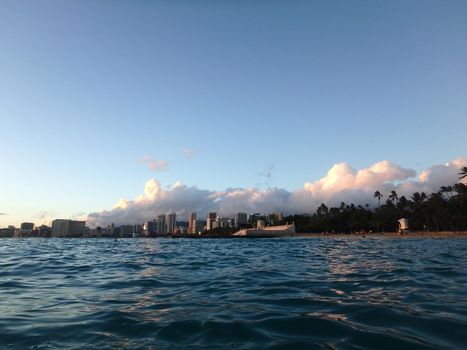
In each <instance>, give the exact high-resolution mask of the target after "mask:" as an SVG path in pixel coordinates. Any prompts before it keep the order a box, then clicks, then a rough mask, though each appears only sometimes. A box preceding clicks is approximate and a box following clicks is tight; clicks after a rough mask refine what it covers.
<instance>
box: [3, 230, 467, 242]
mask: <svg viewBox="0 0 467 350" xmlns="http://www.w3.org/2000/svg"><path fill="white" fill-rule="evenodd" d="M2 238H13V239H22V238H46V239H50V238H61V239H63V238H64V239H67V238H81V239H109V240H115V237H95V236H75V237H63V236H62V237H27V236H25V237H0V239H2ZM141 238H144V239H225V238H227V239H265V238H329V239H344V238H345V239H361V238H377V239H386V238H392V239H394V238H401V239H405V238H430V239H442V238H467V231H434V232H424V231H414V232H407V233H403V234H398V233H397V232H373V233H313V232H296V233H293V234H288V235H283V236H277V237H269V236H265V237H248V236H232V235H212V236H211V235H201V236H198V235H174V236H157V237H134V238H132V237H117V238H116V239H117V240H120V239H141Z"/></svg>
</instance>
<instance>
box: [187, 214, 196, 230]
mask: <svg viewBox="0 0 467 350" xmlns="http://www.w3.org/2000/svg"><path fill="white" fill-rule="evenodd" d="M188 233H189V234H195V233H196V213H190V215H188Z"/></svg>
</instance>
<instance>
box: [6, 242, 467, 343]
mask: <svg viewBox="0 0 467 350" xmlns="http://www.w3.org/2000/svg"><path fill="white" fill-rule="evenodd" d="M466 252H467V240H463V239H458V240H455V239H444V240H436V241H434V240H433V241H432V240H427V239H404V240H398V239H394V240H391V239H365V240H363V239H264V240H223V239H216V240H214V239H212V240H175V239H174V240H171V239H159V240H144V239H128V240H119V241H117V242H114V241H113V240H105V239H102V240H96V239H94V240H86V239H2V240H1V245H0V257H1V258H0V335H1V336H0V348H2V349H3V348H11V349H64V348H69V349H82V348H100V349H121V348H123V349H172V348H173V349H178V348H181V347H185V348H203V349H204V348H205V349H217V348H233V349H257V348H269V349H313V348H316V349H349V348H356V349H373V348H378V349H385V348H387V349H393V348H396V347H400V348H404V349H410V348H413V349H419V348H426V349H435V348H436V349H438V348H448V349H449V348H452V349H458V348H466V347H467V333H466V332H465V329H467V298H466V294H465V291H466V290H467V254H466Z"/></svg>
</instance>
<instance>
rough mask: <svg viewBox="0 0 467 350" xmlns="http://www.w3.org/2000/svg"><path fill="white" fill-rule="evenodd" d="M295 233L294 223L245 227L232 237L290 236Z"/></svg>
mask: <svg viewBox="0 0 467 350" xmlns="http://www.w3.org/2000/svg"><path fill="white" fill-rule="evenodd" d="M294 234H295V225H294V224H292V225H281V226H268V227H263V228H247V229H244V230H240V231H238V232H235V233H234V234H233V236H234V237H246V238H272V237H290V236H293V235H294Z"/></svg>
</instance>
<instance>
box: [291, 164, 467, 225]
mask: <svg viewBox="0 0 467 350" xmlns="http://www.w3.org/2000/svg"><path fill="white" fill-rule="evenodd" d="M459 175H460V177H459V179H460V180H462V179H463V178H465V177H467V167H463V168H462V169H461V171H460V173H459ZM384 198H386V200H385V201H384ZM372 200H374V201H376V203H375V205H376V207H375V208H374V209H371V208H370V205H369V204H366V205H364V206H362V205H355V204H353V203H351V204H347V203H344V202H341V203H340V205H339V206H337V207H328V206H326V205H325V204H324V203H322V204H321V205H320V206H319V207H318V208H317V209H316V211H315V213H313V214H302V215H291V216H288V217H286V218H284V220H285V221H288V222H291V221H293V222H294V223H295V226H296V230H297V232H329V233H331V232H336V233H337V232H343V233H352V232H384V231H387V232H390V231H391V232H394V231H397V229H398V227H399V226H398V220H399V219H401V218H406V219H408V220H409V227H410V229H411V230H413V231H465V230H467V186H466V185H464V184H463V183H460V182H459V183H457V184H455V185H452V186H442V187H441V188H440V189H439V191H438V192H434V193H431V194H427V193H425V192H414V193H413V194H412V195H411V196H409V197H408V198H407V197H406V196H399V195H398V194H397V192H396V191H395V190H393V191H390V192H389V193H387V194H383V193H381V192H380V191H376V192H375V193H374V195H373V198H372Z"/></svg>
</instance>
